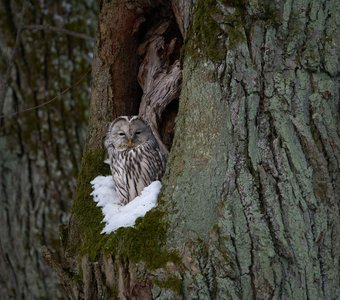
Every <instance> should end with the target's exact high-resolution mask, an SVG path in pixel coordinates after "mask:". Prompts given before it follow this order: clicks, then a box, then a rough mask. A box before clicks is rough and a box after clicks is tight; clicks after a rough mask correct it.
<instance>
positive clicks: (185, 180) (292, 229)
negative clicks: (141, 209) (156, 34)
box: [63, 0, 340, 299]
mask: <svg viewBox="0 0 340 300" xmlns="http://www.w3.org/2000/svg"><path fill="white" fill-rule="evenodd" d="M154 5H155V7H156V8H157V5H160V7H162V8H164V9H165V11H166V10H167V9H168V10H169V7H168V6H167V5H166V4H164V2H163V1H159V2H158V1H157V2H155V3H154ZM153 8H154V7H150V6H148V3H146V2H143V1H128V2H125V3H121V2H120V4H119V5H118V4H117V2H115V1H113V2H110V3H106V2H105V3H104V4H103V6H102V7H101V17H100V20H99V22H100V36H99V40H98V41H97V48H98V50H97V51H98V52H97V56H96V57H95V61H94V66H93V70H94V73H93V75H94V85H93V90H92V100H91V116H92V117H91V119H90V122H91V126H92V129H91V131H90V137H89V142H88V145H87V147H88V148H87V151H88V152H86V155H85V156H84V157H83V161H82V168H81V169H82V171H81V174H80V177H79V182H81V184H80V185H79V188H78V193H77V197H76V199H75V201H74V205H73V208H74V209H73V213H74V219H73V220H72V222H71V223H70V229H69V242H68V244H67V245H66V254H67V255H66V257H65V261H67V264H68V265H67V268H68V269H69V270H71V271H72V273H73V274H78V276H79V277H81V278H80V279H79V281H77V284H73V285H72V284H70V282H71V281H70V279H68V278H66V280H65V282H66V285H67V283H68V284H70V285H71V288H69V289H68V295H69V297H70V298H73V299H77V297H80V298H84V299H99V298H105V299H108V298H110V297H113V298H119V299H338V298H339V297H340V287H339V286H340V285H339V280H340V276H339V275H340V274H339V255H340V253H339V251H338V249H339V246H340V223H339V199H340V195H339V192H340V191H339V188H340V173H339V161H340V147H339V146H340V139H339V126H338V125H339V90H338V82H337V79H338V70H337V69H336V68H337V64H338V53H339V51H338V49H337V47H338V45H339V43H338V42H339V41H338V40H337V35H336V29H337V26H338V25H339V24H338V22H339V21H338V14H339V4H338V3H336V1H312V0H310V1H308V0H304V1H302V0H301V1H288V0H287V1H283V2H282V1H281V2H274V3H272V2H266V1H255V0H254V1H252V0H250V1H229V2H228V1H216V2H215V1H203V0H202V1H195V2H194V3H193V2H190V1H173V2H172V3H171V9H172V12H173V14H174V18H175V19H176V21H177V25H178V30H179V31H180V32H181V34H182V36H183V37H184V45H183V48H182V52H181V53H182V56H181V67H182V68H183V72H182V85H181V86H182V90H181V93H180V100H179V111H178V115H177V118H176V127H175V138H174V141H173V143H172V148H171V151H170V155H169V160H168V167H167V171H166V174H165V177H164V178H163V190H162V193H161V196H160V199H159V207H158V209H157V210H154V211H153V212H151V213H150V214H148V215H146V217H145V218H143V219H142V220H140V222H139V223H138V225H137V226H136V227H135V228H133V229H126V230H125V229H124V230H120V231H118V232H117V233H114V234H111V235H108V236H104V237H103V236H100V235H99V232H100V229H101V228H102V226H101V225H100V221H101V218H102V216H101V213H100V211H99V210H98V208H96V207H95V205H94V204H93V201H92V199H91V197H90V196H89V193H90V191H91V188H90V187H89V184H88V182H89V180H91V179H92V178H93V176H96V175H99V172H101V169H102V167H101V166H100V164H102V163H101V162H100V160H101V156H102V150H101V141H102V138H103V136H104V132H105V123H106V122H108V121H110V120H112V119H113V118H114V117H116V116H118V115H120V114H132V113H136V109H138V106H139V105H140V103H139V101H138V98H135V97H138V93H135V94H133V97H134V98H132V100H131V98H129V97H127V96H122V97H121V96H120V95H126V94H125V93H128V92H131V91H135V89H137V74H138V67H139V68H141V69H140V71H139V74H140V76H139V82H140V83H141V85H142V91H140V95H139V96H140V97H141V99H143V100H148V99H149V97H150V95H162V92H164V91H163V90H162V89H161V88H160V87H164V86H169V85H168V82H167V81H166V80H165V81H164V82H163V81H162V80H160V82H159V83H157V84H156V85H154V82H157V76H156V77H155V76H150V77H148V76H142V77H141V74H142V75H143V74H145V73H143V71H144V70H152V69H150V68H149V67H150V66H151V67H152V66H154V63H155V62H156V63H157V56H152V57H153V58H152V59H149V61H148V64H146V65H145V64H144V63H142V64H140V65H138V63H136V64H135V62H136V60H135V59H136V55H134V54H133V51H132V52H128V53H129V54H127V55H122V52H120V51H118V50H117V49H119V45H121V43H123V45H126V44H124V42H127V43H128V44H127V45H128V48H129V49H134V51H137V49H138V45H139V43H140V42H143V41H141V40H140V38H141V37H142V33H141V31H140V30H137V31H133V30H131V28H139V29H140V28H143V26H144V25H145V24H148V25H150V23H148V20H149V19H148V18H150V15H151V14H148V13H147V12H149V11H152V9H153ZM126 14H127V15H128V16H130V18H131V19H130V20H133V22H132V21H131V22H130V23H128V24H126V23H124V22H123V21H122V20H125V19H127V18H126ZM165 15H166V14H165ZM124 16H125V17H124ZM108 20H110V22H109V21H108ZM112 24H119V25H120V26H118V27H110V26H112ZM124 24H125V25H124ZM136 24H137V25H136ZM143 24H144V25H143ZM151 27H152V26H151ZM144 29H145V28H144ZM117 31H118V32H117ZM142 31H143V30H142ZM103 32H104V33H105V32H111V33H112V34H111V35H105V36H104V35H103ZM133 33H137V35H134V34H133ZM136 37H138V38H137V39H135V38H136ZM110 38H113V41H114V42H112V40H110ZM154 41H156V39H155V40H154ZM115 43H116V44H115ZM117 44H118V46H117ZM112 45H115V46H114V47H112ZM169 45H171V43H169ZM117 47H118V48H117ZM150 49H151V50H152V49H155V48H150ZM156 49H157V48H156ZM110 51H111V52H110ZM165 52H166V51H165ZM103 53H105V54H107V56H105V60H104V59H103V55H102V54H103ZM143 53H148V52H147V51H146V52H145V51H144V52H143ZM124 54H125V52H124ZM129 55H131V56H130V57H129ZM146 57H148V54H146ZM126 58H129V59H133V60H132V61H133V64H129V65H128V67H131V69H129V73H127V74H126V73H124V72H123V71H122V70H121V69H119V70H120V72H121V74H123V80H124V81H126V80H130V81H129V84H126V85H121V83H118V87H119V89H117V86H116V82H115V81H112V78H115V76H113V75H112V74H115V73H114V72H116V71H117V69H115V68H114V67H113V66H112V65H113V64H120V65H119V68H121V67H124V61H125V60H124V59H126ZM141 61H142V60H140V62H141ZM137 62H138V59H137ZM169 65H171V64H169ZM125 67H127V66H125ZM112 68H113V69H112ZM168 70H171V68H169V69H168ZM112 72H113V73H112ZM151 74H152V72H151ZM124 76H127V79H124V78H125V77H124ZM141 78H142V80H141ZM150 78H151V79H150ZM155 78H156V80H155ZM158 78H161V77H158ZM163 78H167V76H164V77H163ZM130 84H131V85H130ZM150 87H151V88H150ZM177 87H178V88H179V85H178V86H177ZM120 89H122V90H120ZM177 92H178V91H177ZM107 95H110V97H108V96H107ZM102 96H104V97H102ZM156 98H157V97H156ZM157 100H160V99H155V102H153V103H157ZM131 102H132V103H131ZM123 103H125V104H123ZM146 103H148V102H142V104H141V109H142V112H143V111H146V110H147V109H150V110H149V111H152V112H154V110H153V109H154V107H148V105H146V106H145V108H143V105H144V104H146ZM150 103H151V102H149V105H150ZM107 108H110V109H109V110H108V109H107ZM156 115H157V114H156ZM162 117H164V114H163V115H162ZM153 118H154V117H150V119H151V120H154V119H153ZM160 138H163V136H162V134H160ZM96 151H97V152H96ZM91 153H92V154H91ZM98 153H101V154H100V155H98ZM93 157H99V159H98V161H99V162H98V161H96V162H93ZM84 191H86V192H85V193H84ZM157 213H159V215H157ZM157 216H158V217H157ZM159 216H161V217H159ZM164 228H166V229H165V230H164ZM76 237H78V238H76ZM163 237H164V240H163ZM75 245H77V247H80V248H81V249H82V250H79V249H77V248H76V247H75ZM155 249H156V250H155ZM148 252H150V253H152V255H153V256H151V258H150V256H149V255H148ZM84 253H86V254H84ZM174 253H176V255H174ZM79 261H81V263H79ZM67 268H66V267H65V266H64V268H63V270H65V269H67ZM67 276H69V275H67ZM67 276H66V277H67ZM70 291H71V292H70Z"/></svg>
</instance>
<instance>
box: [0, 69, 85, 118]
mask: <svg viewBox="0 0 340 300" xmlns="http://www.w3.org/2000/svg"><path fill="white" fill-rule="evenodd" d="M90 71H91V68H90V69H89V70H87V72H86V73H85V74H84V75H83V76H81V77H80V78H79V80H77V81H76V83H75V84H73V85H72V86H69V87H68V88H66V89H65V90H63V91H62V92H61V93H59V94H58V95H56V96H55V97H53V98H52V99H50V100H48V101H46V102H43V103H41V104H39V105H36V106H33V107H29V108H26V109H23V110H20V111H16V112H14V113H10V114H3V115H0V120H1V119H4V118H10V117H13V116H16V115H19V114H21V113H24V112H28V111H31V110H35V109H37V108H41V107H43V106H45V105H47V104H50V103H51V102H53V101H54V100H56V99H57V98H58V97H61V96H62V95H64V94H66V93H67V92H68V91H69V90H71V89H72V88H74V87H76V86H77V85H79V84H80V83H81V82H82V81H83V79H84V78H85V77H86V76H87V75H88V74H89V73H90Z"/></svg>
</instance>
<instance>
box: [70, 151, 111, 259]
mask: <svg viewBox="0 0 340 300" xmlns="http://www.w3.org/2000/svg"><path fill="white" fill-rule="evenodd" d="M104 157H105V152H104V150H102V149H96V150H90V149H85V150H84V153H83V159H82V164H81V170H80V174H79V176H78V185H77V192H76V196H75V198H74V201H73V206H72V213H73V216H74V218H75V221H76V224H77V227H78V228H77V231H78V232H79V241H71V247H72V246H73V247H72V248H73V249H77V250H76V251H77V252H78V253H77V254H84V253H87V254H89V255H90V258H91V259H94V258H95V257H97V256H98V255H99V254H100V249H101V245H102V243H103V242H104V240H105V238H103V235H101V234H100V232H101V231H102V229H103V223H102V220H103V215H102V212H101V210H100V208H99V207H97V206H96V203H95V202H94V201H93V198H92V196H91V192H92V186H91V183H90V182H91V180H93V179H94V178H95V177H96V176H98V175H108V174H109V168H108V166H107V165H105V163H104Z"/></svg>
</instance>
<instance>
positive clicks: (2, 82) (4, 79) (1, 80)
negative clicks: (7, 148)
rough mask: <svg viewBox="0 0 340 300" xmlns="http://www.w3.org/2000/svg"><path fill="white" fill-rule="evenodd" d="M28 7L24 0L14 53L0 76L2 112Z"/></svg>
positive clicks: (0, 109)
mask: <svg viewBox="0 0 340 300" xmlns="http://www.w3.org/2000/svg"><path fill="white" fill-rule="evenodd" d="M26 9H27V1H24V3H23V5H22V9H21V12H20V20H19V26H18V30H17V33H16V37H15V43H14V47H13V49H12V53H11V54H10V57H9V59H8V63H7V68H6V72H5V74H4V75H3V76H1V77H0V113H2V112H3V109H4V104H5V96H6V90H7V80H8V78H9V74H10V72H11V68H12V65H13V61H14V57H15V54H16V52H17V49H18V47H19V43H20V35H21V31H22V28H23V24H24V15H25V12H26ZM0 119H1V118H0Z"/></svg>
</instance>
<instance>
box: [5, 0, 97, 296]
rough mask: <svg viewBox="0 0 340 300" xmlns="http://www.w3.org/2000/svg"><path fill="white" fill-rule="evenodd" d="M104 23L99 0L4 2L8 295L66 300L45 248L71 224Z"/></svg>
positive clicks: (56, 245)
mask: <svg viewBox="0 0 340 300" xmlns="http://www.w3.org/2000/svg"><path fill="white" fill-rule="evenodd" d="M95 22H96V3H95V1H87V3H84V2H81V1H48V0H43V1H26V0H25V1H9V0H3V1H0V28H1V30H0V74H1V76H0V270H1V272H0V299H58V298H60V297H61V289H60V286H59V283H58V280H57V276H56V274H55V273H54V272H52V270H51V268H50V267H49V266H47V264H46V263H45V262H44V259H43V254H42V247H43V246H47V247H49V248H58V245H59V244H60V242H59V225H60V224H63V223H64V224H65V223H67V222H68V218H69V212H70V204H71V199H72V194H73V191H74V189H75V185H76V176H77V173H78V169H79V165H80V160H81V153H82V148H83V145H84V140H85V135H86V123H87V110H88V102H89V101H88V99H89V84H90V78H89V70H90V68H91V66H90V61H91V52H92V51H93V50H92V48H93V44H94V43H92V42H91V41H89V40H88V39H86V40H84V39H83V37H84V36H85V35H86V37H90V36H91V35H92V38H94V33H93V32H94V28H95ZM29 25H32V26H33V25H34V26H38V27H39V30H34V31H32V30H31V29H29V28H26V29H25V30H24V26H29ZM49 26H50V27H49ZM52 26H53V28H54V30H55V31H53V32H52V31H50V30H45V28H51V27H52ZM65 28H67V30H66V29H65ZM63 30H64V31H63ZM71 32H72V33H76V32H78V33H82V34H84V36H81V35H80V36H77V37H75V36H74V35H70V33H71ZM70 87H72V88H71V89H68V91H67V93H64V94H63V95H62V96H60V97H57V98H56V99H55V100H54V101H51V102H49V103H48V104H47V105H43V106H41V105H42V104H43V103H45V102H48V101H49V100H50V99H52V98H54V97H56V96H57V95H58V94H60V93H61V92H62V91H63V90H66V89H67V88H70ZM36 106H39V107H38V108H34V107H36ZM30 108H32V109H31V110H30V111H26V112H22V113H18V114H16V112H19V111H22V110H25V109H30ZM4 115H5V116H4ZM59 247H60V246H59Z"/></svg>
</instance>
